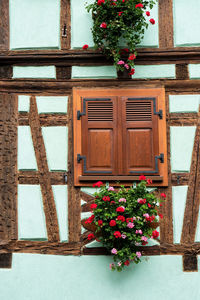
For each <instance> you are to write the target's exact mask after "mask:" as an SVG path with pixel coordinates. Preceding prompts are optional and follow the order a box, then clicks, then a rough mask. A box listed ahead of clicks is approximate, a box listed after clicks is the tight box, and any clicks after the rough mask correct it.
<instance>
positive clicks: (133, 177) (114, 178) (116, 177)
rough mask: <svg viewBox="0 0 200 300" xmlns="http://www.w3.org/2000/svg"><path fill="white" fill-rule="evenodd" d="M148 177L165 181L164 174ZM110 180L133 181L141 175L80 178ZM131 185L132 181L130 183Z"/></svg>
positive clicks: (85, 178) (85, 177)
mask: <svg viewBox="0 0 200 300" xmlns="http://www.w3.org/2000/svg"><path fill="white" fill-rule="evenodd" d="M147 177H148V178H149V179H151V180H153V181H163V176H149V175H147ZM102 178H103V180H104V181H106V180H109V181H122V180H123V181H124V180H125V181H130V182H133V181H134V180H140V179H139V178H140V176H104V175H102V176H96V175H93V176H87V175H86V176H79V180H80V181H98V180H102ZM129 185H130V183H129Z"/></svg>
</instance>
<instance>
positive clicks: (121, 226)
mask: <svg viewBox="0 0 200 300" xmlns="http://www.w3.org/2000/svg"><path fill="white" fill-rule="evenodd" d="M140 180H141V181H140V182H139V183H138V184H137V185H134V187H131V188H125V187H124V186H121V187H120V188H119V189H115V188H114V187H111V186H110V187H106V186H104V185H103V183H102V182H98V183H96V184H94V186H99V187H100V190H99V191H98V192H96V193H95V201H94V203H92V204H91V206H90V208H91V211H92V212H93V214H92V216H91V217H89V218H88V219H86V220H84V222H85V226H86V228H87V229H90V230H91V231H93V233H90V234H89V235H88V240H93V239H94V238H98V239H97V240H98V241H100V242H101V243H102V244H103V245H104V246H105V247H106V248H107V250H108V251H109V252H110V254H112V255H113V259H114V263H112V264H110V268H111V269H112V270H115V269H116V270H117V271H121V270H122V269H123V268H124V267H125V266H128V265H129V264H130V263H131V262H133V263H136V264H137V263H139V262H140V261H141V259H140V258H141V255H142V254H141V252H140V251H139V250H138V247H139V246H143V245H147V244H148V239H149V238H153V239H158V236H159V232H158V231H157V230H156V229H155V228H156V227H157V226H158V225H159V223H158V217H160V218H163V216H162V215H161V214H159V206H160V202H161V201H162V198H165V197H166V195H165V194H164V193H161V195H160V196H161V197H156V195H155V194H154V193H153V192H150V191H149V190H148V188H147V185H148V184H150V183H151V180H149V179H147V180H146V178H145V176H140ZM88 225H90V226H89V227H88Z"/></svg>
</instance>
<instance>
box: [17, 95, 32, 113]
mask: <svg viewBox="0 0 200 300" xmlns="http://www.w3.org/2000/svg"><path fill="white" fill-rule="evenodd" d="M29 106H30V96H25V95H19V96H18V111H20V112H29Z"/></svg>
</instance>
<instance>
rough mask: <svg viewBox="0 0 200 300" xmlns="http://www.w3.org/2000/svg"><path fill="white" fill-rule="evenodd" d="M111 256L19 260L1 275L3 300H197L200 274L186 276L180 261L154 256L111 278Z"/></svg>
mask: <svg viewBox="0 0 200 300" xmlns="http://www.w3.org/2000/svg"><path fill="white" fill-rule="evenodd" d="M110 262H111V258H110V257H106V256H98V257H97V256H82V257H78V256H76V257H75V256H58V255H56V256H51V255H39V254H14V255H13V267H12V269H11V270H3V269H1V270H0V290H1V299H2V300H13V299H14V300H56V299H59V300H102V299H104V300H112V299H118V300H125V299H130V300H149V299H154V300H188V299H191V300H197V299H199V298H200V289H199V288H198V287H199V281H200V273H199V272H198V273H195V272H193V273H183V271H182V257H181V256H154V257H149V259H148V261H145V260H144V262H143V263H140V264H138V265H134V266H133V265H132V266H129V267H127V269H126V270H125V271H123V273H117V272H111V271H110V270H109V268H108V265H109V263H110Z"/></svg>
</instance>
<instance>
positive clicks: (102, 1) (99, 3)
mask: <svg viewBox="0 0 200 300" xmlns="http://www.w3.org/2000/svg"><path fill="white" fill-rule="evenodd" d="M104 2H105V0H98V1H97V5H101V4H102V3H104Z"/></svg>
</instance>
